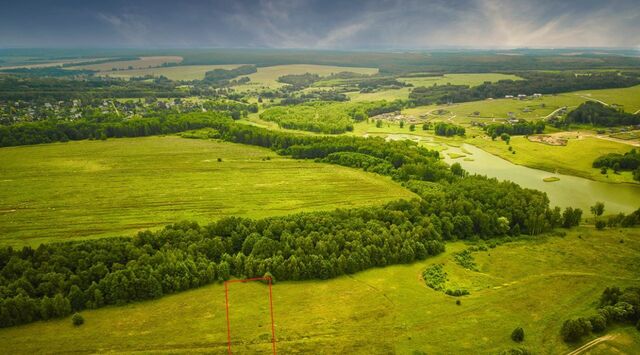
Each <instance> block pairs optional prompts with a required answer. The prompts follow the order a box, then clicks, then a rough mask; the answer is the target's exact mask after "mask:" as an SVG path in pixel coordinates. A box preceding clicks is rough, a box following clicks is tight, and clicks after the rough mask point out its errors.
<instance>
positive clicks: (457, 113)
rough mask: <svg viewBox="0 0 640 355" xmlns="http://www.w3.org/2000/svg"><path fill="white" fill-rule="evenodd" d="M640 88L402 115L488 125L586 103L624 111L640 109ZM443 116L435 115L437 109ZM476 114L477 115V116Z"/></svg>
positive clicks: (445, 107)
mask: <svg viewBox="0 0 640 355" xmlns="http://www.w3.org/2000/svg"><path fill="white" fill-rule="evenodd" d="M638 97H640V85H639V86H633V87H630V88H622V89H604V90H589V91H575V92H570V93H564V94H557V95H544V96H543V97H541V98H536V99H528V100H516V99H504V98H502V99H499V98H494V99H493V100H482V101H472V102H464V103H459V104H453V105H429V106H419V107H415V108H409V109H406V110H404V111H403V113H405V114H408V115H414V116H423V115H426V117H428V118H429V119H435V120H448V121H451V122H454V123H458V124H469V123H470V122H471V121H477V122H485V123H491V122H493V121H496V120H503V119H507V118H509V116H510V113H511V115H512V116H513V117H515V118H522V119H526V120H537V119H545V118H547V117H549V116H550V115H551V114H552V113H553V112H554V111H556V110H558V109H560V108H562V107H567V108H568V110H572V109H575V108H576V107H578V106H579V105H580V104H581V103H583V102H585V101H588V100H594V99H597V100H600V101H602V102H604V103H606V104H609V105H611V104H619V105H623V109H624V110H625V111H627V112H631V113H633V112H636V111H637V110H638V109H640V100H638ZM440 109H442V110H444V111H445V113H444V114H442V115H437V114H436V111H437V110H440ZM476 112H477V114H476Z"/></svg>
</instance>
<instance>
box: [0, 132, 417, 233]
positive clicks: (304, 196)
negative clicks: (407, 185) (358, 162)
mask: <svg viewBox="0 0 640 355" xmlns="http://www.w3.org/2000/svg"><path fill="white" fill-rule="evenodd" d="M267 157H268V158H270V160H264V158H267ZM218 158H221V159H222V162H218V161H217V159H218ZM0 176H1V177H2V178H1V179H0V244H11V245H23V244H31V245H35V244H38V243H40V242H48V241H59V240H68V239H74V238H83V237H95V236H113V235H130V234H132V233H133V232H135V231H136V230H140V229H145V228H152V227H159V226H163V225H165V224H168V223H173V222H178V221H181V220H185V219H188V220H196V221H198V222H202V223H208V222H211V221H213V220H215V219H217V218H220V217H224V216H247V217H266V216H273V215H284V214H289V213H292V212H298V211H313V210H320V209H334V208H338V207H343V208H351V207H357V206H365V205H372V204H381V203H384V202H387V201H390V200H396V199H400V198H411V197H412V196H413V194H412V193H410V192H409V191H407V190H405V189H404V188H402V187H401V186H399V185H398V184H396V183H394V182H392V181H391V180H390V179H388V178H386V177H382V176H379V175H375V174H372V173H365V172H363V171H360V170H356V169H350V168H345V167H340V166H336V165H328V164H320V163H315V162H312V161H302V160H293V159H287V158H283V157H280V156H278V155H276V154H275V153H273V152H272V151H270V150H268V149H264V148H258V147H251V146H246V145H240V144H232V143H224V142H214V141H205V140H190V139H185V138H180V137H175V136H169V137H147V138H123V139H111V140H107V141H78V142H69V143H56V144H47V145H38V146H23V147H12V148H2V149H0Z"/></svg>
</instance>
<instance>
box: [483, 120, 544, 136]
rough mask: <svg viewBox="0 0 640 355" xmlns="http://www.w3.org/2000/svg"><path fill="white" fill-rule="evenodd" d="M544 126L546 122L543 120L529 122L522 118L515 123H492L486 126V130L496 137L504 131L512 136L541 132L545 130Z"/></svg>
mask: <svg viewBox="0 0 640 355" xmlns="http://www.w3.org/2000/svg"><path fill="white" fill-rule="evenodd" d="M544 127H545V124H544V122H543V121H535V122H527V121H524V120H520V121H518V122H514V123H492V124H489V125H486V126H484V130H485V132H487V134H488V135H490V136H491V137H492V138H494V139H495V138H496V137H498V136H501V135H502V134H503V133H506V134H508V135H511V136H526V135H530V134H540V133H542V132H544Z"/></svg>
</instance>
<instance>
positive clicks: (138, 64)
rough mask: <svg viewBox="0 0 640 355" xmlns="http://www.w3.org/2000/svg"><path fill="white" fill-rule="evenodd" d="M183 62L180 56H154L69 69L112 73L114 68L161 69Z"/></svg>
mask: <svg viewBox="0 0 640 355" xmlns="http://www.w3.org/2000/svg"><path fill="white" fill-rule="evenodd" d="M180 62H182V57H178V56H153V57H140V59H134V60H121V61H117V62H107V63H100V64H87V65H80V66H74V67H69V69H73V70H80V69H86V70H96V71H110V70H111V69H113V68H116V69H128V68H129V67H133V69H142V68H149V67H159V66H161V65H162V64H164V63H180Z"/></svg>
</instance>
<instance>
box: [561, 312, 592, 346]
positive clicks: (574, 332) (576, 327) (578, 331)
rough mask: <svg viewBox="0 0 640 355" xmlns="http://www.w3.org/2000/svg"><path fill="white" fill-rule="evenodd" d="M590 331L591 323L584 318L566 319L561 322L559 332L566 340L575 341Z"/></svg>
mask: <svg viewBox="0 0 640 355" xmlns="http://www.w3.org/2000/svg"><path fill="white" fill-rule="evenodd" d="M590 331H591V323H590V322H589V321H588V320H586V319H584V318H577V319H568V320H566V321H565V322H564V324H562V329H561V330H560V334H561V335H562V339H564V341H566V342H575V341H578V340H580V338H582V337H583V336H584V335H587V334H589V332H590Z"/></svg>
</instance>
